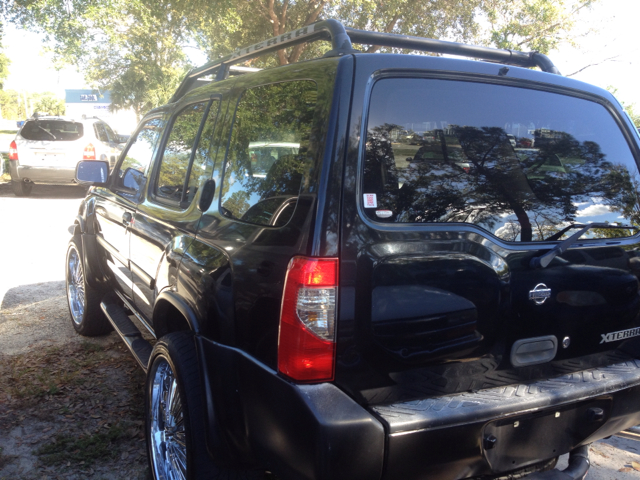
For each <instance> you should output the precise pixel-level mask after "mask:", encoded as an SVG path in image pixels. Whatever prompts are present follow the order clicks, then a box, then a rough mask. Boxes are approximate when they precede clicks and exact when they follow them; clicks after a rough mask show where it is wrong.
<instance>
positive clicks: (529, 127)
mask: <svg viewBox="0 0 640 480" xmlns="http://www.w3.org/2000/svg"><path fill="white" fill-rule="evenodd" d="M363 165H364V173H363V177H362V179H363V180H362V188H363V190H362V193H363V198H362V202H363V207H364V211H365V213H366V215H367V216H368V217H369V218H371V219H373V220H375V221H378V222H395V223H403V222H406V223H430V222H437V223H442V222H447V223H451V222H453V223H471V224H475V225H478V226H480V227H482V228H484V229H486V230H488V231H489V232H491V233H493V234H495V235H497V236H498V237H501V238H503V239H505V240H508V241H541V240H544V239H548V238H549V237H551V236H552V235H554V234H555V233H557V232H559V231H560V230H562V229H564V228H565V227H567V226H569V225H571V224H573V223H578V224H584V223H588V222H598V223H605V222H608V223H609V224H610V225H611V224H619V225H629V224H635V225H639V224H640V213H639V212H640V209H639V208H638V189H639V187H640V178H639V177H638V168H637V166H636V163H635V160H634V158H633V156H632V154H631V152H630V150H629V146H628V144H627V142H626V140H625V138H624V137H623V135H622V133H621V131H620V129H619V127H618V125H617V124H616V122H615V121H614V120H613V118H612V116H611V115H610V114H609V112H608V111H607V110H606V109H605V108H604V107H603V106H602V105H599V104H597V103H595V102H591V101H588V100H584V99H579V98H575V97H570V96H566V95H560V94H555V93H549V92H543V91H537V90H529V89H525V88H515V87H507V86H498V85H489V84H482V83H473V82H459V81H445V80H431V79H406V78H405V79H395V78H390V79H383V80H381V81H379V82H377V83H376V85H375V86H374V88H373V92H372V97H371V104H370V110H369V117H368V126H367V139H366V151H365V158H364V162H363ZM574 232H575V230H571V229H570V230H568V234H571V233H574ZM631 233H632V231H631V230H630V229H606V228H603V229H600V230H598V229H595V230H593V231H590V233H589V234H590V235H591V236H608V237H611V236H626V235H629V234H631Z"/></svg>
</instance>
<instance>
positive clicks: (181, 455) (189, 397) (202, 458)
mask: <svg viewBox="0 0 640 480" xmlns="http://www.w3.org/2000/svg"><path fill="white" fill-rule="evenodd" d="M149 365H150V366H149V371H148V373H147V384H146V388H145V414H146V415H145V416H146V428H145V436H146V439H147V452H148V456H149V466H150V468H151V473H152V476H153V478H154V479H156V480H164V479H184V480H195V479H198V480H199V479H212V480H213V479H215V480H231V479H234V480H249V479H259V478H264V473H263V472H258V471H252V470H246V471H243V470H228V469H222V468H218V467H217V466H215V465H214V463H213V461H212V460H211V458H210V457H209V454H208V453H207V448H206V441H205V428H206V427H205V421H204V413H205V408H204V404H203V400H204V392H203V390H202V385H201V382H200V374H199V368H198V358H197V355H196V350H195V343H194V338H193V335H192V334H191V333H190V332H174V333H170V334H168V335H165V336H164V337H162V338H161V339H160V340H158V342H157V343H156V344H155V346H154V348H153V352H152V353H151V359H150V360H149Z"/></svg>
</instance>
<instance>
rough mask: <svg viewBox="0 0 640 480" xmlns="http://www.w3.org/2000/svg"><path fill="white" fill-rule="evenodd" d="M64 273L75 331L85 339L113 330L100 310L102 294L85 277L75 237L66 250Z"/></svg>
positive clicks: (78, 245) (79, 249)
mask: <svg viewBox="0 0 640 480" xmlns="http://www.w3.org/2000/svg"><path fill="white" fill-rule="evenodd" d="M65 273H66V274H65V283H66V290H67V304H68V305H69V313H70V314H71V323H72V324H73V328H74V329H75V331H76V332H78V333H79V334H80V335H83V336H85V337H95V336H98V335H105V334H107V333H109V332H110V331H111V330H113V327H112V326H111V324H110V323H109V320H107V317H105V315H104V313H103V312H102V309H101V308H100V302H101V301H102V296H103V292H100V291H98V290H96V289H94V288H92V287H91V286H90V285H89V283H88V282H87V279H86V277H85V271H84V265H83V261H82V249H81V248H80V238H79V237H78V236H77V235H76V236H74V237H73V238H72V239H71V241H70V242H69V247H68V248H67V264H66V272H65Z"/></svg>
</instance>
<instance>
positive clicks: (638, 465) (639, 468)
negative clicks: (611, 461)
mask: <svg viewBox="0 0 640 480" xmlns="http://www.w3.org/2000/svg"><path fill="white" fill-rule="evenodd" d="M631 466H632V467H633V469H634V470H637V471H638V472H640V463H638V462H631Z"/></svg>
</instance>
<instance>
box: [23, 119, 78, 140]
mask: <svg viewBox="0 0 640 480" xmlns="http://www.w3.org/2000/svg"><path fill="white" fill-rule="evenodd" d="M83 133H84V130H83V128H82V124H81V123H77V122H68V121H64V120H28V121H27V122H26V123H25V124H24V126H23V127H22V130H21V131H20V135H22V137H23V138H25V139H27V140H39V141H50V142H70V141H73V140H78V139H79V138H81V137H82V135H83Z"/></svg>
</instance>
